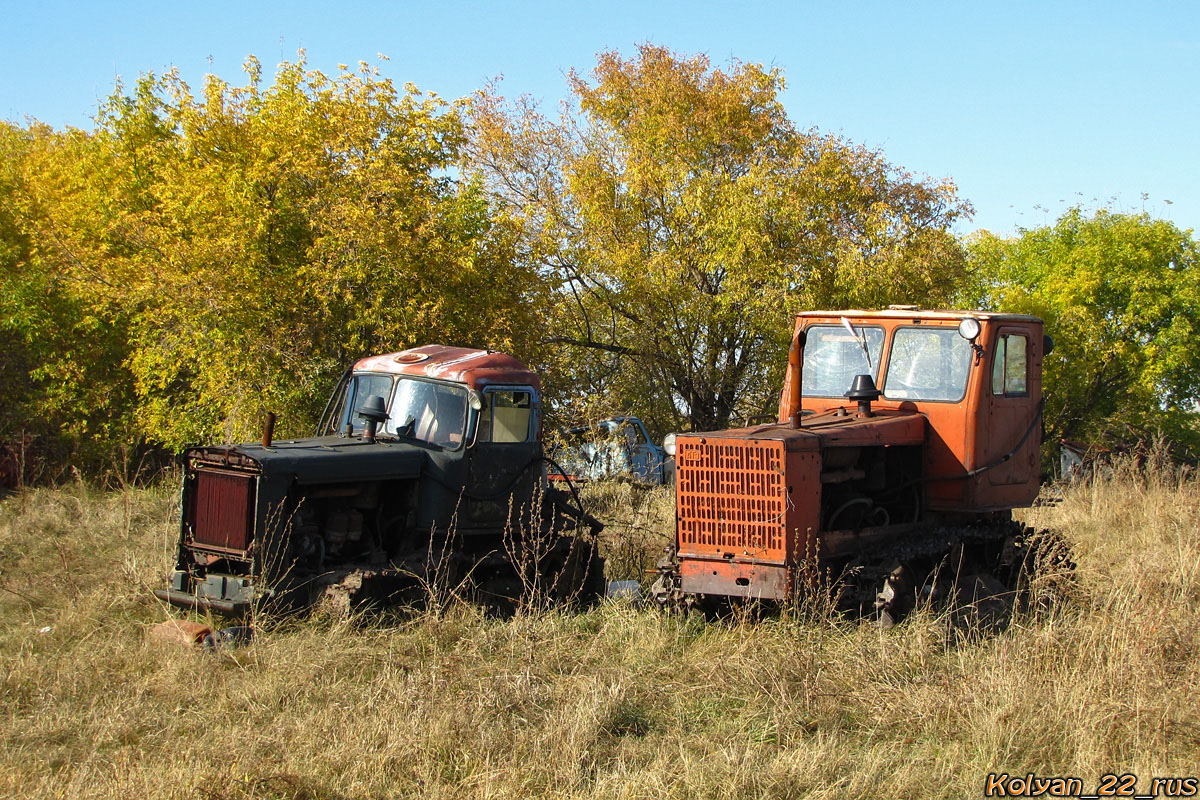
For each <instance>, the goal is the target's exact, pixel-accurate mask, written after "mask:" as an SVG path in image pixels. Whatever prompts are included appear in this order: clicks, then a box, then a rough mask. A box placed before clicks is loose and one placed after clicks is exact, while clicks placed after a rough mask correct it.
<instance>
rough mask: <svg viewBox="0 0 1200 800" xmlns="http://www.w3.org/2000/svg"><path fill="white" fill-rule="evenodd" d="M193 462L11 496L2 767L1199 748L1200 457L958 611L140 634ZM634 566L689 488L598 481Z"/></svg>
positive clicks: (656, 541)
mask: <svg viewBox="0 0 1200 800" xmlns="http://www.w3.org/2000/svg"><path fill="white" fill-rule="evenodd" d="M175 495H176V491H175V488H174V487H173V486H163V487H161V488H156V489H145V490H133V489H130V490H126V491H117V492H110V493H101V492H98V491H96V490H93V489H89V488H88V487H87V486H85V485H83V484H78V485H75V486H73V487H70V488H65V489H58V490H44V489H37V490H27V491H23V492H20V493H17V494H15V495H12V496H10V497H8V498H7V499H5V500H3V501H0V681H2V682H0V696H2V698H3V703H2V705H0V795H4V796H8V797H47V798H49V797H70V798H83V797H97V798H141V797H145V798H204V799H210V798H211V799H216V800H227V799H228V800H233V799H234V798H238V799H242V798H390V797H416V796H419V797H444V798H462V797H480V798H527V797H552V798H605V799H606V800H607V799H608V798H649V799H652V800H664V799H665V798H676V797H679V798H684V797H687V798H692V797H695V798H725V797H734V798H761V797H814V798H818V797H906V798H922V797H930V798H963V797H980V796H982V795H983V791H984V787H985V781H986V778H987V776H988V774H989V773H1009V774H1012V775H1020V776H1024V775H1025V774H1026V773H1029V772H1033V773H1036V774H1038V775H1041V776H1045V777H1052V776H1073V777H1078V778H1080V779H1082V781H1083V784H1084V786H1085V787H1086V788H1087V789H1089V790H1090V789H1092V788H1094V787H1095V785H1096V783H1097V781H1098V780H1099V779H1100V778H1101V776H1103V775H1105V774H1108V773H1114V774H1118V775H1120V774H1123V773H1132V774H1136V775H1137V776H1139V778H1140V781H1141V782H1140V783H1139V786H1138V788H1139V789H1140V790H1143V791H1147V790H1149V788H1150V779H1151V778H1152V777H1156V776H1160V777H1161V776H1195V775H1196V774H1197V771H1198V770H1200V720H1198V719H1197V707H1198V705H1197V693H1198V690H1200V614H1198V613H1197V608H1200V532H1198V529H1200V484H1198V482H1197V481H1196V480H1195V479H1191V478H1187V479H1185V478H1179V477H1177V476H1175V475H1174V474H1173V473H1170V472H1168V471H1166V470H1161V469H1160V470H1156V471H1154V472H1153V473H1152V474H1151V475H1150V476H1149V477H1147V476H1145V475H1144V474H1142V473H1135V472H1133V471H1131V470H1126V471H1121V470H1118V474H1117V475H1116V476H1114V477H1111V478H1108V479H1105V480H1101V481H1098V482H1096V483H1094V484H1092V485H1088V486H1079V487H1072V488H1068V489H1065V490H1063V491H1062V501H1061V502H1060V503H1058V504H1057V505H1053V506H1046V507H1040V508H1037V509H1033V510H1031V511H1029V512H1027V513H1026V515H1025V516H1026V518H1027V519H1028V520H1029V521H1030V522H1031V523H1032V524H1034V525H1036V526H1042V527H1051V528H1054V529H1056V530H1058V531H1060V532H1061V533H1062V534H1063V536H1065V537H1066V538H1067V539H1068V540H1069V541H1070V543H1071V545H1072V547H1073V548H1074V550H1075V558H1076V561H1077V562H1078V564H1079V568H1078V582H1077V585H1076V587H1075V590H1074V596H1073V599H1072V601H1071V602H1070V603H1069V604H1067V605H1065V606H1062V607H1060V608H1058V609H1057V610H1056V611H1055V612H1054V613H1053V614H1051V615H1050V616H1049V617H1048V618H1045V619H1039V620H1032V619H1028V618H1019V619H1018V620H1017V621H1016V623H1015V624H1014V625H1013V626H1011V627H1010V628H1009V630H1007V631H1006V632H1005V633H1003V634H1001V635H998V636H994V637H991V638H980V637H975V638H970V639H961V638H959V637H956V636H955V635H954V634H952V633H949V632H948V628H947V625H946V624H945V621H944V620H941V619H938V618H937V617H935V616H932V615H929V614H924V615H920V614H919V615H917V616H916V617H915V618H913V619H910V620H909V621H907V622H906V623H904V624H903V625H900V626H898V627H897V628H895V629H892V630H888V631H880V630H877V629H875V628H873V627H871V626H870V625H868V624H862V623H856V622H846V621H837V620H830V619H823V618H820V617H819V615H811V614H809V615H806V614H792V615H785V616H784V617H782V618H776V619H768V620H762V621H750V620H742V621H733V622H721V623H705V622H703V621H702V620H698V619H695V618H679V617H672V616H666V615H663V614H661V613H657V612H654V611H650V610H638V609H636V608H633V607H631V606H630V605H629V604H627V603H626V604H622V603H613V602H610V603H606V604H604V605H602V606H600V607H598V608H596V609H594V610H590V611H587V612H586V613H557V612H554V613H540V614H525V615H518V616H517V617H515V618H512V619H509V620H496V619H488V618H484V617H482V616H481V615H480V614H479V613H477V612H476V611H475V610H474V609H473V608H471V607H459V606H456V607H452V608H451V609H450V610H449V611H448V612H445V613H441V614H433V613H426V614H412V615H409V616H400V615H395V614H393V615H388V616H383V617H372V618H367V619H357V620H352V621H345V620H336V619H331V618H327V617H322V616H316V617H313V618H309V619H305V620H293V621H281V622H278V623H277V624H275V625H273V626H269V627H267V628H265V629H263V630H261V631H260V633H259V635H258V637H257V639H256V640H255V642H254V643H253V644H252V645H250V646H247V647H242V648H231V649H227V650H224V651H219V652H217V653H215V654H213V653H206V652H202V651H199V650H188V649H185V648H183V647H181V646H178V645H173V644H170V643H165V642H160V641H157V640H155V639H153V638H151V637H149V636H148V635H147V632H148V630H149V629H150V627H151V626H153V625H154V624H156V623H158V622H160V621H162V620H163V619H166V618H167V617H168V615H169V614H170V613H171V612H169V611H168V610H167V609H166V608H164V607H163V606H162V604H160V603H159V602H158V601H156V600H155V599H154V598H153V597H152V596H151V594H150V589H151V588H152V587H154V586H156V585H158V582H159V580H160V579H161V576H162V574H163V573H164V572H165V570H166V569H167V567H168V565H169V563H170V561H171V553H172V551H173V537H174V530H175V525H176V524H177V523H176V522H175V515H176V513H177V505H176V497H175ZM591 495H592V497H591V501H592V503H593V506H594V508H595V510H596V511H597V513H598V515H599V516H600V517H601V518H602V519H603V520H605V521H606V522H608V523H609V529H608V531H607V532H606V536H607V555H608V557H609V561H610V566H611V568H612V573H613V577H629V576H632V575H635V574H636V573H637V572H638V571H639V570H641V569H643V568H644V567H646V566H648V565H650V564H652V562H653V560H654V558H655V557H656V555H657V551H658V550H660V549H661V547H662V546H663V544H665V543H666V541H667V536H668V535H669V533H670V524H671V523H670V520H671V513H672V512H671V506H670V496H669V494H667V493H666V492H664V491H663V490H651V491H646V490H638V489H636V488H633V487H629V486H625V485H616V486H611V487H606V488H599V489H593V490H592V491H591Z"/></svg>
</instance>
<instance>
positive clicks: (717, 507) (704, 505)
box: [675, 438, 787, 558]
mask: <svg viewBox="0 0 1200 800" xmlns="http://www.w3.org/2000/svg"><path fill="white" fill-rule="evenodd" d="M702 442H703V443H702ZM676 447H677V450H676V475H675V479H676V482H677V486H676V497H677V499H678V505H677V508H676V512H677V514H678V515H679V544H680V549H681V551H684V552H714V553H720V552H732V553H734V554H735V555H739V556H741V555H750V556H751V557H758V558H764V557H765V558H782V557H783V555H784V553H783V551H784V531H785V525H786V520H785V514H786V510H787V492H786V484H785V482H784V476H783V445H782V443H781V442H777V441H753V440H744V439H743V440H739V439H708V440H701V439H692V438H680V439H679V440H678V444H677V445H676Z"/></svg>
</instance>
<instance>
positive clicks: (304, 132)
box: [0, 58, 542, 448]
mask: <svg viewBox="0 0 1200 800" xmlns="http://www.w3.org/2000/svg"><path fill="white" fill-rule="evenodd" d="M246 71H247V76H248V80H247V83H246V84H245V85H244V86H241V87H231V86H230V85H228V84H227V83H225V82H224V81H221V80H219V79H217V78H215V77H212V76H210V77H209V78H208V80H207V82H206V84H205V86H204V88H203V91H202V92H201V94H200V96H199V97H196V96H193V94H192V92H191V89H190V87H188V86H187V84H186V83H184V82H183V81H182V80H181V79H180V78H179V76H178V75H177V74H176V73H174V72H170V73H168V74H166V75H165V76H161V77H156V76H153V75H146V76H143V77H142V78H140V79H139V80H138V81H137V82H136V84H135V85H134V86H133V87H132V89H131V90H130V91H126V90H125V89H124V87H121V86H118V87H117V91H116V92H115V93H114V94H113V96H112V97H111V98H110V99H109V100H108V101H107V102H106V103H105V104H104V105H103V106H102V107H101V109H100V112H99V114H98V116H97V118H96V128H95V130H93V131H89V132H85V131H77V130H69V131H64V132H61V133H60V132H52V131H49V130H47V129H45V128H44V126H34V127H33V128H31V130H30V131H28V132H20V131H17V132H16V134H13V135H14V136H16V135H17V134H20V135H19V136H17V140H22V141H23V140H27V144H26V145H25V146H24V150H22V151H21V152H22V153H23V155H22V159H23V160H22V162H21V170H20V172H21V175H22V176H23V183H22V184H21V186H20V187H19V190H18V194H19V196H20V197H21V198H22V203H23V205H22V207H23V208H24V209H25V211H23V212H22V214H21V216H20V220H19V227H20V232H21V236H22V237H24V238H22V239H19V241H29V242H35V243H37V245H36V247H33V248H31V249H29V250H28V252H27V253H26V254H25V255H23V256H21V257H20V261H21V264H20V269H19V270H16V271H10V273H9V275H8V276H6V278H5V284H4V286H3V287H0V288H4V289H11V288H12V287H13V286H17V287H24V295H23V296H24V297H26V298H29V299H30V301H31V302H30V303H28V304H27V305H26V307H25V311H24V314H25V316H26V318H28V319H29V320H30V321H29V322H28V324H22V325H21V326H20V327H21V329H22V330H23V331H24V332H25V333H26V334H28V336H27V340H28V342H29V346H30V348H32V351H36V352H37V354H38V358H39V359H40V360H39V363H38V364H37V365H36V367H35V368H34V369H33V371H32V377H33V379H34V389H35V392H34V394H35V395H36V398H37V403H36V404H35V405H37V406H38V407H39V408H40V409H41V412H42V413H44V414H46V415H48V416H51V417H53V418H54V419H56V420H57V421H58V422H59V423H60V424H61V425H62V426H64V427H65V428H68V429H70V430H73V431H77V432H78V431H85V430H86V431H88V432H91V433H93V434H95V435H97V436H99V437H100V438H101V439H103V440H105V441H108V442H114V443H115V442H122V441H127V440H128V439H130V438H143V439H146V440H149V441H152V442H157V443H162V444H165V445H168V446H169V447H171V448H179V447H182V446H183V445H186V444H189V443H193V442H197V441H208V440H212V439H214V438H225V439H241V438H246V437H248V436H251V435H253V433H254V432H255V430H256V429H257V428H258V427H259V426H260V425H261V419H262V416H263V413H264V412H265V411H266V410H268V409H270V410H274V411H278V412H281V424H282V427H281V434H283V435H287V434H297V433H303V432H307V431H309V430H311V425H312V424H313V421H314V416H315V414H316V412H319V410H320V407H321V404H322V403H323V402H324V399H325V396H324V395H325V393H326V392H328V391H329V390H330V389H331V388H332V384H333V382H334V381H335V380H336V378H337V376H338V374H340V372H341V370H342V369H343V368H344V367H345V366H347V365H348V363H349V362H350V361H352V360H353V359H354V358H357V357H360V356H363V355H367V354H369V353H373V352H387V351H389V350H397V349H402V348H405V347H409V346H412V345H414V344H417V343H422V342H428V341H444V342H448V343H456V344H465V345H476V346H493V347H503V348H507V349H515V350H516V351H517V352H518V354H521V351H522V349H523V345H524V342H525V337H526V335H527V332H528V331H537V330H538V329H539V322H538V321H539V320H540V319H541V318H542V315H541V314H540V313H539V312H538V309H537V304H538V303H539V302H540V295H539V294H538V289H537V285H536V283H534V284H532V285H531V282H530V281H529V279H528V276H527V274H526V272H528V270H527V269H526V268H524V267H522V266H521V265H520V264H519V263H518V262H517V261H516V259H514V258H513V257H511V255H510V251H511V249H512V247H513V246H514V236H513V234H512V232H511V231H510V230H508V229H507V228H506V226H505V224H504V222H503V220H498V221H497V220H494V219H493V214H492V209H491V208H490V207H489V205H488V202H487V197H486V195H485V193H484V192H483V191H482V188H481V187H480V186H478V185H475V184H473V183H472V182H470V181H464V180H459V179H458V178H457V177H456V175H455V174H454V171H453V168H454V165H455V164H456V162H457V158H458V152H459V149H460V148H461V146H462V142H463V129H462V122H461V118H460V114H459V112H458V110H457V109H456V108H454V107H452V106H450V105H448V104H446V103H445V102H443V101H442V100H440V99H439V98H437V97H436V96H434V95H425V94H422V93H420V92H419V91H417V90H416V88H415V87H412V86H406V87H404V88H403V89H399V88H397V87H395V86H394V85H393V84H392V83H391V82H390V81H388V80H385V79H382V78H380V77H379V75H378V73H377V71H376V70H375V69H373V68H371V67H368V66H367V65H361V66H360V68H359V69H358V70H356V71H351V70H348V69H345V68H343V69H342V70H341V72H340V74H339V75H337V76H336V77H334V78H330V77H327V76H326V75H324V74H323V73H321V72H318V71H314V70H309V69H308V68H307V67H306V66H305V64H304V61H303V58H301V60H300V61H299V63H294V64H292V63H284V64H282V65H280V67H279V70H278V72H277V74H276V75H275V80H274V83H273V84H271V85H265V83H264V81H263V80H262V75H261V67H260V66H259V64H258V62H257V61H256V60H254V59H253V58H251V59H250V60H249V61H248V62H247V64H246ZM10 133H11V132H10ZM34 145H36V146H34ZM14 147H15V146H14ZM3 190H5V189H4V185H3V184H2V181H0V191H3ZM2 223H3V220H0V224H2ZM6 252H8V251H7V250H4V251H0V255H3V253H6ZM37 314H41V315H43V317H45V320H47V321H52V322H53V323H54V324H43V323H41V322H36V321H34V319H33V317H34V316H36V315H37ZM534 338H537V337H536V334H535V335H534ZM32 351H31V352H32ZM101 423H103V426H102V427H100V424H101Z"/></svg>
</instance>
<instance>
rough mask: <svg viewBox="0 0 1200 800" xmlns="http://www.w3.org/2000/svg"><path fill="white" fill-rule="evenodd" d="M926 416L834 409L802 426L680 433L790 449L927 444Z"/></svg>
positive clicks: (881, 411) (769, 425) (886, 410)
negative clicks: (761, 442) (771, 443)
mask: <svg viewBox="0 0 1200 800" xmlns="http://www.w3.org/2000/svg"><path fill="white" fill-rule="evenodd" d="M926 431H927V425H926V419H925V416H924V415H923V414H920V413H918V412H913V411H902V410H898V409H888V408H879V409H876V410H875V411H874V412H873V413H872V414H871V416H862V415H860V414H858V413H857V412H855V411H852V410H850V409H833V410H831V411H826V412H824V413H821V414H812V415H810V416H806V417H804V418H803V421H802V425H801V426H800V427H799V428H793V427H791V426H790V425H786V424H780V423H771V424H768V425H757V426H754V427H750V428H734V429H732V430H726V431H714V432H712V433H688V434H679V437H680V438H682V437H685V436H686V437H689V438H690V437H699V438H701V439H711V440H723V439H760V440H761V439H767V440H777V441H782V442H783V443H784V447H785V449H786V450H787V451H789V452H799V451H805V450H822V449H824V448H827V447H865V446H871V445H885V444H886V445H919V444H924V443H925V438H926Z"/></svg>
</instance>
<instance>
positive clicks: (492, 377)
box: [354, 344, 542, 392]
mask: <svg viewBox="0 0 1200 800" xmlns="http://www.w3.org/2000/svg"><path fill="white" fill-rule="evenodd" d="M354 371H355V372H384V373H388V374H391V375H415V376H418V377H425V378H437V379H440V380H447V381H455V382H457V383H462V384H465V385H467V386H469V387H470V388H472V389H480V388H482V387H484V386H497V385H506V384H513V385H520V386H532V387H534V388H535V389H537V390H538V391H539V392H540V391H541V385H542V384H541V380H540V378H539V377H538V374H537V373H536V372H534V371H532V370H531V369H529V367H528V366H526V365H525V364H524V363H523V362H521V361H518V360H517V359H515V358H513V357H512V356H509V355H505V354H504V353H495V352H489V351H487V350H473V349H470V348H466V347H447V346H445V345H439V344H429V345H422V346H421V347H413V348H411V349H409V350H403V351H401V352H399V353H388V354H386V355H380V356H370V357H369V358H364V359H361V360H359V361H358V362H357V363H356V364H355V365H354Z"/></svg>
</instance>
